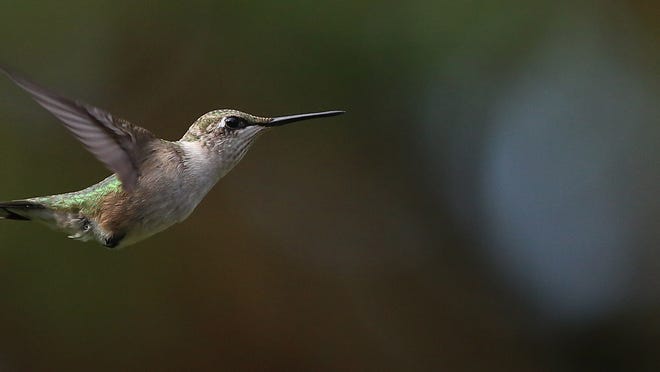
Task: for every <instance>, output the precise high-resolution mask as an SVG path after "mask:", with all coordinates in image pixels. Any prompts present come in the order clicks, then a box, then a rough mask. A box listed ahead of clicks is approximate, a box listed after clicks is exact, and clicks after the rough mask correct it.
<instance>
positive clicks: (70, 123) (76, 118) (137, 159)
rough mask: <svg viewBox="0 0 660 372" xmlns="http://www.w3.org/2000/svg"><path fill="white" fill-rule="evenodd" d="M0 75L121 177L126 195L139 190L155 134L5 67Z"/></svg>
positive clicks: (1, 68) (0, 69) (0, 68)
mask: <svg viewBox="0 0 660 372" xmlns="http://www.w3.org/2000/svg"><path fill="white" fill-rule="evenodd" d="M0 71H2V72H4V73H5V74H6V75H7V76H8V77H9V78H10V79H11V80H12V81H14V83H16V84H17V85H18V86H19V87H21V88H23V89H24V90H26V91H27V92H28V93H30V94H31V95H32V98H33V99H34V100H35V101H36V102H37V103H38V104H40V105H41V106H42V107H44V108H45V109H46V110H48V111H50V112H51V113H52V114H53V115H55V116H56V117H57V118H58V119H60V120H61V121H62V122H63V123H64V127H66V129H68V130H69V131H70V132H71V133H72V134H73V135H74V136H75V137H76V138H77V139H78V140H79V141H80V142H82V144H83V145H84V146H85V148H87V150H89V152H91V153H92V154H94V156H95V157H96V158H97V159H98V160H100V161H101V162H102V163H103V164H105V166H106V167H107V168H108V169H110V170H111V171H112V172H114V173H116V174H117V176H118V177H119V179H120V180H121V182H122V185H123V187H124V189H125V190H126V191H131V190H132V189H133V188H134V187H135V184H136V182H137V179H138V177H139V176H140V166H141V164H142V159H143V157H144V153H145V152H146V151H148V147H149V146H148V143H149V142H151V141H153V140H156V137H155V136H154V135H153V134H152V133H151V132H149V131H148V130H146V129H144V128H141V127H139V126H135V125H132V124H131V123H129V122H127V121H125V120H123V119H119V118H114V117H112V115H111V114H110V113H108V112H106V111H103V110H101V109H99V108H96V107H93V106H90V105H88V104H85V103H83V102H79V101H73V100H70V99H68V98H64V97H62V96H59V95H57V94H55V93H53V92H51V91H49V90H48V89H46V88H44V87H41V86H39V85H37V84H36V83H34V82H32V81H30V80H27V79H26V78H23V77H21V76H20V75H18V74H16V73H14V72H10V71H7V70H6V69H4V68H3V67H1V66H0Z"/></svg>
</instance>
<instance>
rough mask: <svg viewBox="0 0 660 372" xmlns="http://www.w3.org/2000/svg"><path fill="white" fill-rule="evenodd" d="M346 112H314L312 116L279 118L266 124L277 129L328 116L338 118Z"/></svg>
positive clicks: (302, 115)
mask: <svg viewBox="0 0 660 372" xmlns="http://www.w3.org/2000/svg"><path fill="white" fill-rule="evenodd" d="M344 112H345V111H323V112H313V113H311V114H299V115H289V116H280V117H278V118H273V119H271V121H269V122H268V123H266V124H264V126H265V127H277V126H279V125H284V124H289V123H293V122H296V121H301V120H309V119H316V118H324V117H327V116H336V115H341V114H343V113H344Z"/></svg>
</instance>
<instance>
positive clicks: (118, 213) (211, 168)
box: [0, 66, 344, 248]
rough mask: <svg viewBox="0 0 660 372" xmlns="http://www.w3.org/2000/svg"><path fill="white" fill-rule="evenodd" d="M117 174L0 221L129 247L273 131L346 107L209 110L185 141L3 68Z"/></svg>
mask: <svg viewBox="0 0 660 372" xmlns="http://www.w3.org/2000/svg"><path fill="white" fill-rule="evenodd" d="M0 71H1V72H3V73H4V74H6V75H7V76H8V77H9V78H10V79H11V80H12V81H13V82H14V83H16V84H17V85H18V86H19V87H21V88H23V89H24V90H25V91H27V92H28V93H30V94H31V95H32V98H33V99H34V100H35V101H36V102H37V103H38V104H39V105H41V106H42V107H44V108H45V109H46V110H48V111H50V112H51V113H52V114H53V115H55V116H56V117H57V118H58V119H60V121H61V122H62V123H63V124H64V127H65V128H66V129H68V130H69V131H70V132H71V134H73V136H74V137H76V138H77V139H78V140H79V141H80V142H82V144H83V145H84V147H85V148H87V150H89V151H90V152H91V153H92V154H93V155H94V156H95V157H96V158H97V159H98V160H100V161H101V163H103V164H104V165H105V166H106V167H107V168H108V169H109V170H110V171H112V172H113V173H114V174H112V175H111V176H109V177H107V178H106V179H104V180H103V181H101V182H99V183H97V184H95V185H92V186H90V187H88V188H86V189H84V190H81V191H76V192H70V193H66V194H59V195H50V196H42V197H35V198H29V199H24V200H14V201H10V202H0V219H10V220H23V221H29V220H34V221H39V222H42V223H45V224H46V225H48V226H50V227H52V228H54V229H56V230H61V231H63V232H65V233H67V234H69V238H72V239H78V240H82V241H87V240H95V241H97V242H99V243H100V244H102V245H104V246H106V247H109V248H116V247H125V246H127V245H129V244H132V243H135V242H138V241H140V240H143V239H145V238H147V237H149V236H151V235H154V234H156V233H158V232H160V231H163V230H165V229H166V228H168V227H170V226H172V225H173V224H175V223H177V222H181V221H183V220H185V219H186V218H187V217H188V216H189V215H190V214H191V213H192V211H193V210H194V209H195V207H196V206H197V204H199V202H201V201H202V199H203V198H204V196H205V195H206V194H207V193H208V192H209V190H211V188H212V187H213V186H214V185H215V184H216V182H218V180H219V179H220V178H222V177H223V176H224V175H226V174H227V172H229V171H230V170H231V169H232V168H233V167H234V166H235V165H236V164H237V163H238V162H239V161H240V160H241V158H243V155H245V153H246V152H247V150H248V149H249V147H250V145H252V143H253V142H254V140H255V139H256V138H257V137H258V136H259V135H260V134H262V133H263V132H265V131H266V130H267V129H270V128H273V127H277V126H281V125H284V124H289V123H293V122H297V121H301V120H308V119H315V118H321V117H328V116H334V115H339V114H342V113H344V111H324V112H316V113H310V114H300V115H290V116H281V117H275V118H268V117H259V116H254V115H250V114H246V113H244V112H240V111H237V110H228V109H223V110H214V111H211V112H208V113H206V114H204V115H202V116H201V117H200V118H199V119H197V120H196V121H195V122H194V123H193V124H192V125H191V126H190V128H188V131H187V132H186V133H185V134H184V135H183V137H182V138H181V139H180V140H178V141H166V140H163V139H160V138H158V137H156V136H155V135H154V134H152V133H151V132H150V131H148V130H147V129H144V128H142V127H139V126H137V125H133V124H131V123H129V122H128V121H126V120H123V119H120V118H117V117H114V116H113V115H111V114H110V113H108V112H106V111H104V110H101V109H99V108H96V107H94V106H90V105H88V104H86V103H83V102H81V101H77V100H72V99H68V98H65V97H62V96H60V95H58V94H55V93H53V92H51V91H50V90H48V89H46V88H44V87H42V86H40V85H37V84H36V83H34V82H32V81H30V80H28V79H26V78H24V77H22V76H20V75H18V74H17V73H15V72H13V71H9V70H8V69H6V68H3V67H1V66H0Z"/></svg>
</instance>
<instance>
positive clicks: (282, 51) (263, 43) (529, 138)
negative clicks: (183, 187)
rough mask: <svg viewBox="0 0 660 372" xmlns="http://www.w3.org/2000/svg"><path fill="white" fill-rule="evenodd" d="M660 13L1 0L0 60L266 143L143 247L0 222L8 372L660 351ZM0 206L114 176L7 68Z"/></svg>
mask: <svg viewBox="0 0 660 372" xmlns="http://www.w3.org/2000/svg"><path fill="white" fill-rule="evenodd" d="M659 11H660V7H659V6H658V3H657V2H654V1H650V0H627V1H617V2H614V1H595V0H594V1H588V0H584V1H570V2H569V1H535V2H523V1H512V0H504V1H499V2H495V1H483V0H476V1H458V2H456V1H452V2H450V1H423V0H410V1H404V2H395V1H383V2H376V1H346V2H312V1H309V2H304V1H292V2H287V1H284V2H274V1H252V2H215V1H187V2H174V1H160V2H156V1H145V2H140V1H137V2H133V1H130V2H129V1H116V0H113V1H97V2H93V3H90V2H87V1H58V2H54V1H53V2H43V1H34V0H21V1H7V0H2V1H1V2H0V35H2V37H0V51H1V52H0V61H2V63H3V64H6V65H8V66H11V67H13V68H15V69H18V70H20V71H22V72H23V73H25V74H27V75H28V76H30V77H32V78H33V79H35V80H36V81H38V82H41V83H42V84H44V85H46V86H49V87H51V88H53V89H55V90H56V91H58V92H61V93H63V94H66V95H69V96H72V97H77V98H80V99H82V100H84V101H87V102H89V103H92V104H95V105H98V106H100V107H102V108H105V109H107V110H109V111H110V112H113V113H115V114H116V115H117V116H121V117H124V118H126V119H129V120H131V121H133V122H134V123H138V124H140V125H143V126H145V127H147V128H149V129H151V130H152V131H154V132H155V133H157V134H159V135H161V136H162V137H163V138H166V139H178V138H179V137H180V136H181V135H182V134H183V133H184V132H185V130H186V128H187V127H188V125H189V124H190V123H192V121H193V120H195V119H196V118H197V117H199V116H200V115H202V114H203V113H205V112H207V111H209V110H211V109H217V108H229V107H230V108H238V109H241V110H244V111H247V112H251V113H255V114H260V115H284V114H291V113H299V112H309V111H316V110H326V109H344V110H347V111H348V113H347V114H346V115H344V116H341V117H336V118H332V119H325V120H322V121H314V122H307V123H305V124H300V125H292V126H288V127H285V128H282V129H279V130H277V131H273V132H271V133H269V134H268V135H266V136H264V137H263V138H261V139H260V140H259V141H258V142H257V143H256V145H255V146H254V147H253V150H251V152H250V153H249V154H248V155H247V156H246V158H245V159H244V160H243V162H242V163H241V164H239V165H238V166H237V167H236V168H235V169H234V171H232V172H231V173H230V174H229V175H228V176H227V177H226V178H224V179H223V180H222V181H221V182H220V183H219V184H218V185H217V186H216V187H215V189H214V190H212V192H211V193H210V194H209V195H208V197H207V198H206V200H205V201H204V202H203V203H202V204H201V205H200V206H199V207H198V208H197V210H196V211H195V213H194V214H193V215H192V216H191V217H190V218H189V219H188V220H187V221H186V222H185V223H183V224H179V225H176V226H174V227H173V228H171V229H169V230H167V231H166V232H164V233H161V234H159V235H157V236H155V237H153V238H151V239H149V240H146V241H144V242H142V243H140V244H138V245H135V246H132V247H129V248H127V249H125V250H120V251H111V250H106V249H104V248H102V247H100V246H97V245H94V244H91V243H87V244H83V243H80V242H76V241H70V240H67V239H66V238H65V237H64V236H63V235H61V234H59V233H56V232H53V231H49V230H48V229H46V228H44V227H42V226H39V225H35V224H29V223H16V222H10V221H6V222H3V223H0V370H2V371H29V370H67V371H72V370H145V369H149V370H402V371H432V370H445V371H476V370H497V371H589V370H593V371H638V370H641V371H654V370H658V369H660V353H659V352H658V350H660V229H659V225H660V197H659V196H660V195H659V192H660V109H659V102H660V82H659V79H658V77H659V76H660V68H659V66H660V63H659V58H658V57H659V55H660V50H659V48H658V45H659V43H658V41H659V40H658V36H659V34H660V27H659V26H658V25H659V24H660V22H659V17H658V15H659V14H660V12H659ZM0 138H1V144H2V145H1V146H0V159H1V160H0V179H1V182H0V199H17V198H23V197H29V196H37V195H43V194H49V193H60V192H66V191H72V190H77V189H80V188H83V187H85V186H87V185H89V184H92V183H94V182H97V181H98V180H100V179H102V178H103V177H105V176H106V175H107V171H106V170H105V169H104V168H103V166H102V165H100V163H98V162H97V161H95V160H94V159H93V157H92V156H91V155H89V154H88V153H87V152H86V151H85V150H84V149H83V148H82V147H81V146H80V145H79V144H78V143H77V142H76V141H75V140H74V139H73V138H72V137H71V136H69V135H68V133H67V132H66V131H65V130H64V129H62V127H60V126H59V125H58V123H57V121H56V119H54V118H53V117H52V116H51V115H50V114H48V113H47V112H46V111H45V110H43V109H41V108H40V107H39V106H37V104H35V103H34V102H33V101H31V100H30V99H29V97H28V96H27V94H25V93H24V92H22V91H21V90H20V89H19V88H17V87H15V86H14V85H13V84H12V83H10V82H9V81H8V80H7V79H5V78H2V79H0Z"/></svg>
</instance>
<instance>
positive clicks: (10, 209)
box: [0, 200, 46, 221]
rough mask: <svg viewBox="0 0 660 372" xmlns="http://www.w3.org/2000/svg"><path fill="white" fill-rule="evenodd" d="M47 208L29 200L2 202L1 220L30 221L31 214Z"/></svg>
mask: <svg viewBox="0 0 660 372" xmlns="http://www.w3.org/2000/svg"><path fill="white" fill-rule="evenodd" d="M45 208H46V207H45V206H43V205H41V204H39V203H35V202H31V201H27V200H16V201H10V202H0V219H8V220H17V221H30V220H31V219H32V218H30V214H31V213H30V212H33V211H36V210H42V209H45Z"/></svg>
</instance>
